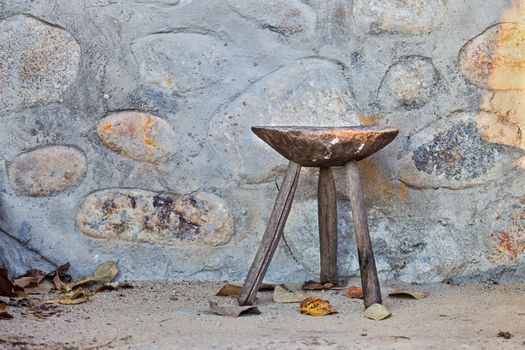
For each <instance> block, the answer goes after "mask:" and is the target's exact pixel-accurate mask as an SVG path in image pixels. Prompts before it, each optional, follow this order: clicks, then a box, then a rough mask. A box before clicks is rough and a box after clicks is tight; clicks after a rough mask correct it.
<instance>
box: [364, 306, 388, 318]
mask: <svg viewBox="0 0 525 350" xmlns="http://www.w3.org/2000/svg"><path fill="white" fill-rule="evenodd" d="M391 314H392V313H391V312H390V311H388V309H387V308H386V307H385V306H383V305H381V304H372V305H370V306H369V307H368V308H367V309H366V310H365V316H366V317H368V318H371V319H372V320H376V321H380V320H383V319H385V318H387V317H388V316H390V315H391Z"/></svg>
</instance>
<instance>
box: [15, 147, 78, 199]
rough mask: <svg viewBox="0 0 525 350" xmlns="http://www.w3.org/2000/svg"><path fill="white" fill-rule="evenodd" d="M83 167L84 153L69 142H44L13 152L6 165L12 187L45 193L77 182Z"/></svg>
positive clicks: (28, 192) (65, 187)
mask: <svg viewBox="0 0 525 350" xmlns="http://www.w3.org/2000/svg"><path fill="white" fill-rule="evenodd" d="M86 170H87V160H86V156H85V155H84V153H82V152H81V151H79V150H77V149H75V148H73V147H69V146H47V147H43V148H39V149H36V150H34V151H30V152H27V153H22V154H20V155H19V156H17V157H16V158H15V159H14V160H13V161H12V162H10V163H9V165H8V167H7V172H8V174H9V181H10V183H11V186H12V187H13V188H14V189H15V191H17V192H19V193H22V194H25V195H29V196H45V195H51V194H54V193H57V192H60V191H63V190H65V189H67V188H69V187H72V186H74V185H76V184H78V183H79V181H80V180H81V179H82V177H83V176H84V175H85V173H86Z"/></svg>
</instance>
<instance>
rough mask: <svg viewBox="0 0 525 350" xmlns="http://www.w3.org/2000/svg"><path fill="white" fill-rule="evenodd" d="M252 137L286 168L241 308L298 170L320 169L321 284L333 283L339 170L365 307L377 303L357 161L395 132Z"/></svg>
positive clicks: (272, 243) (271, 247)
mask: <svg viewBox="0 0 525 350" xmlns="http://www.w3.org/2000/svg"><path fill="white" fill-rule="evenodd" d="M252 131H253V132H254V133H255V134H256V135H257V136H258V137H260V138H261V139H262V140H263V141H265V142H266V143H268V144H269V145H270V146H271V147H272V148H273V149H275V150H276V151H277V152H279V153H280V154H281V155H282V156H284V157H285V158H287V159H288V160H289V161H290V162H289V164H288V169H287V171H286V175H285V176H284V180H283V183H282V185H281V188H280V191H279V194H278V195H277V199H276V200H275V204H274V206H273V209H272V213H271V216H270V220H269V222H268V226H267V227H266V231H265V232H264V236H263V239H262V241H261V243H260V245H259V250H258V251H257V254H256V256H255V258H254V260H253V263H252V266H251V267H250V271H249V272H248V276H247V277H246V280H245V281H244V285H243V287H242V292H241V297H240V299H239V304H240V305H251V304H253V303H254V301H255V297H256V294H257V291H258V289H259V286H260V284H261V283H262V280H263V278H264V275H265V274H266V271H267V269H268V266H269V265H270V262H271V260H272V257H273V254H274V253H275V250H276V248H277V244H278V243H279V240H280V238H281V236H282V234H283V229H284V225H285V224H286V219H287V218H288V214H289V213H290V208H291V206H292V201H293V197H294V194H295V190H296V188H297V183H298V180H299V172H300V170H301V166H305V167H319V168H320V172H319V186H318V208H319V243H320V252H321V282H322V283H325V282H332V283H336V282H337V203H336V190H335V182H334V178H333V175H332V169H331V167H334V166H344V167H345V172H346V180H347V186H348V192H349V196H350V204H351V208H352V218H353V222H354V231H355V241H356V245H357V252H358V256H359V267H360V272H361V283H362V287H363V292H364V303H365V307H368V306H369V305H371V304H374V303H381V290H380V287H379V280H378V278H377V270H376V264H375V260H374V253H373V251H372V243H371V241H370V235H369V233H368V220H367V216H366V207H365V201H364V197H363V192H362V190H361V180H360V177H359V170H358V168H357V161H359V160H361V159H364V158H366V157H368V156H369V155H371V154H373V153H375V152H377V151H379V150H380V149H381V148H383V147H385V146H386V145H387V144H389V143H390V142H392V141H393V140H394V139H395V137H396V136H397V133H398V132H399V130H398V129H395V128H391V127H383V126H350V127H300V126H286V127H284V126H283V127H253V128H252Z"/></svg>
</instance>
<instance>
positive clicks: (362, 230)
mask: <svg viewBox="0 0 525 350" xmlns="http://www.w3.org/2000/svg"><path fill="white" fill-rule="evenodd" d="M345 173H346V182H347V186H348V194H349V196H350V205H351V208H352V218H353V221H354V232H355V242H356V245H357V253H358V255H359V268H360V270H361V284H362V287H363V292H364V302H365V307H368V306H370V305H372V304H375V303H378V304H381V301H382V299H381V288H380V287H379V279H378V277H377V269H376V263H375V259H374V252H373V251H372V242H371V240H370V234H369V232H368V218H367V216H366V207H365V199H364V197H363V191H362V190H361V179H360V176H359V169H358V168H357V162H356V161H351V162H349V163H348V164H347V165H346V166H345Z"/></svg>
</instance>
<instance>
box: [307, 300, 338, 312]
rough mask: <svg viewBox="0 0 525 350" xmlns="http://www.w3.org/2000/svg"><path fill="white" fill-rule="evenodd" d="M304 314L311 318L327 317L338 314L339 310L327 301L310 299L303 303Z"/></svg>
mask: <svg viewBox="0 0 525 350" xmlns="http://www.w3.org/2000/svg"><path fill="white" fill-rule="evenodd" d="M300 310H301V313H302V314H305V315H310V316H326V315H330V314H335V313H337V310H336V309H334V308H333V307H332V305H330V303H329V302H328V301H327V300H323V299H321V298H318V297H308V298H306V299H304V300H303V301H302V302H301V305H300Z"/></svg>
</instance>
